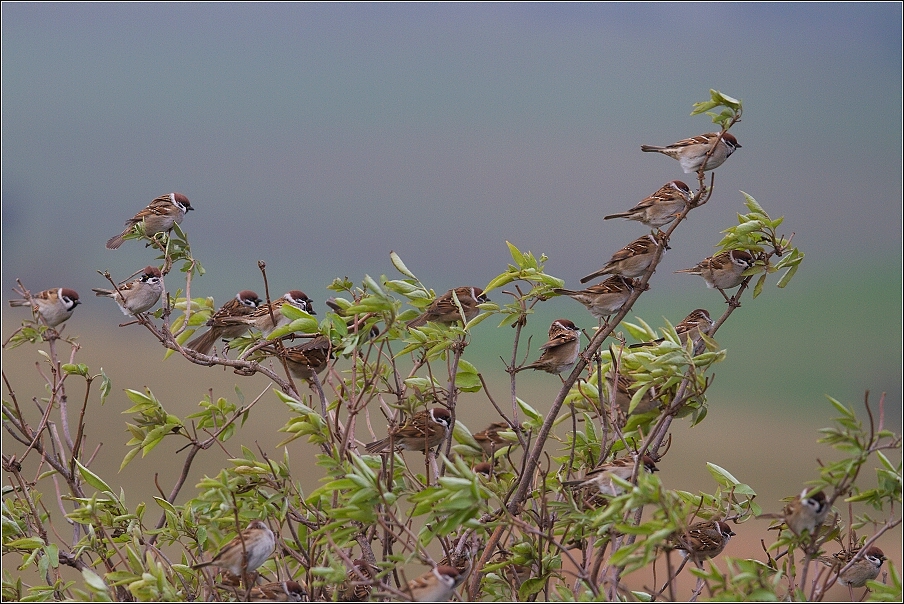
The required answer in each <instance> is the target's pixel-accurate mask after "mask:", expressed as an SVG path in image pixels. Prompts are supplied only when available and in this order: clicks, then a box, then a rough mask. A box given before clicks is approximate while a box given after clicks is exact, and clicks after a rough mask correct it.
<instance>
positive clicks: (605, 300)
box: [552, 275, 640, 319]
mask: <svg viewBox="0 0 904 604" xmlns="http://www.w3.org/2000/svg"><path fill="white" fill-rule="evenodd" d="M639 286H640V279H626V278H624V277H622V276H621V275H613V276H612V277H609V278H608V279H606V280H605V281H603V282H602V283H597V284H596V285H591V286H590V287H588V288H587V289H582V290H573V289H563V288H561V287H557V288H555V289H553V290H552V291H553V292H555V293H557V294H562V295H565V296H568V297H569V298H571V299H572V300H577V301H578V302H580V303H581V304H583V305H584V306H586V307H587V310H589V311H590V314H591V315H593V316H594V317H596V318H597V319H605V318H607V317H609V316H611V315H613V314H615V313H617V312H618V311H620V310H621V309H622V306H624V305H625V302H627V301H628V298H630V297H631V294H633V293H634V288H636V287H639Z"/></svg>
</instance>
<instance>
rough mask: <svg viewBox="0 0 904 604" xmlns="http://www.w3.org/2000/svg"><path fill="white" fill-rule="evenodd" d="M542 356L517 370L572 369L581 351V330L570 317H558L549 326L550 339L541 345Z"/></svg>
mask: <svg viewBox="0 0 904 604" xmlns="http://www.w3.org/2000/svg"><path fill="white" fill-rule="evenodd" d="M540 350H542V351H543V353H542V354H541V355H540V358H539V359H537V360H536V361H534V362H533V363H531V364H530V365H525V366H524V367H519V368H518V369H516V370H515V372H516V373H517V372H519V371H524V370H525V369H535V370H538V371H545V372H547V373H555V374H559V373H563V372H566V371H571V370H572V369H573V368H574V365H575V363H577V360H578V355H579V354H580V352H581V330H580V329H578V328H577V327H576V326H575V324H574V323H572V322H571V321H570V320H568V319H556V320H555V321H553V322H552V325H550V326H549V339H548V340H547V342H546V343H545V344H543V346H541V347H540Z"/></svg>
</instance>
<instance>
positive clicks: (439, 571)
mask: <svg viewBox="0 0 904 604" xmlns="http://www.w3.org/2000/svg"><path fill="white" fill-rule="evenodd" d="M462 581H464V576H462V574H461V573H459V572H458V571H457V570H456V569H454V568H452V567H451V566H437V567H435V568H434V569H432V570H430V571H428V572H426V573H424V574H423V575H421V576H420V577H417V578H416V579H412V580H411V581H409V582H408V587H407V589H406V590H405V591H406V592H407V593H408V596H409V597H410V598H411V601H412V602H445V601H447V600H448V599H449V598H451V597H452V594H453V593H455V588H456V587H458V586H459V585H460V584H461V582H462Z"/></svg>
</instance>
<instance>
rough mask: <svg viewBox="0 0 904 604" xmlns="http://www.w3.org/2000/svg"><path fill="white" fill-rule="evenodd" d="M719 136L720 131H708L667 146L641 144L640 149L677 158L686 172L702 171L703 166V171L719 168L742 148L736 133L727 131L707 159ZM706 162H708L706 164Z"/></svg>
mask: <svg viewBox="0 0 904 604" xmlns="http://www.w3.org/2000/svg"><path fill="white" fill-rule="evenodd" d="M718 138H719V133H718V132H707V133H706V134H701V135H700V136H695V137H693V138H686V139H684V140H681V141H678V142H677V143H672V144H671V145H667V146H665V147H656V146H654V145H641V146H640V150H641V151H643V152H645V153H650V152H656V153H663V154H665V155H668V156H669V157H671V158H672V159H677V160H678V161H679V162H680V163H681V169H682V170H684V173H685V174H692V173H694V172H700V171H701V168H702V169H703V171H706V170H714V169H716V168H718V167H719V166H721V165H722V164H723V163H725V160H726V159H728V157H729V156H730V155H731V154H732V153H734V152H735V149H740V148H741V145H739V144H738V139H736V138H735V136H734V134H732V133H730V132H726V133H725V134H723V135H722V140H720V141H719V142H718V144H717V145H716V148H715V150H714V151H713V153H712V155H710V157H709V159H707V158H706V154H707V153H709V150H710V149H711V148H712V146H713V144H714V143H715V142H716V141H717V140H718ZM704 162H705V164H706V165H705V166H704Z"/></svg>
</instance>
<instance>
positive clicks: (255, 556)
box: [192, 520, 276, 577]
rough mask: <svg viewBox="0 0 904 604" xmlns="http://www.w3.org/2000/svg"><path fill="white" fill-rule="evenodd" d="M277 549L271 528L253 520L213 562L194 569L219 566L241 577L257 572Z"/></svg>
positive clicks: (195, 566)
mask: <svg viewBox="0 0 904 604" xmlns="http://www.w3.org/2000/svg"><path fill="white" fill-rule="evenodd" d="M275 549H276V538H275V537H274V535H273V531H271V530H270V527H269V526H267V525H266V523H264V522H263V521H261V520H252V521H251V522H250V523H249V524H248V526H247V527H246V528H245V530H243V531H242V532H241V533H240V534H239V535H236V536H235V538H233V539H232V541H230V542H229V543H227V544H226V545H225V546H224V547H223V549H221V550H220V551H219V553H218V554H217V555H216V556H214V557H213V559H212V560H210V561H209V562H201V563H200V564H195V565H194V566H192V568H193V569H195V570H197V569H199V568H204V567H205V566H219V567H220V568H222V569H225V570H227V571H229V572H230V573H232V574H233V575H237V576H239V577H241V576H243V575H244V574H247V573H251V572H253V571H255V570H257V569H258V567H260V565H262V564H263V563H264V562H266V561H267V558H269V557H270V554H272V553H273V550H275Z"/></svg>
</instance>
